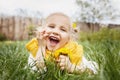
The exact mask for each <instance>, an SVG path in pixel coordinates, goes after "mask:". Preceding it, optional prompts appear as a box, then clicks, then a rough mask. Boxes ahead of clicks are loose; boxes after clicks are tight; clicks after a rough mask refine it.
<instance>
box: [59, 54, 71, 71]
mask: <svg viewBox="0 0 120 80" xmlns="http://www.w3.org/2000/svg"><path fill="white" fill-rule="evenodd" d="M69 63H70V60H69V57H68V56H66V55H60V56H59V59H58V60H57V64H58V65H59V66H60V69H61V70H64V69H67V68H68V67H69V65H68V64H69Z"/></svg>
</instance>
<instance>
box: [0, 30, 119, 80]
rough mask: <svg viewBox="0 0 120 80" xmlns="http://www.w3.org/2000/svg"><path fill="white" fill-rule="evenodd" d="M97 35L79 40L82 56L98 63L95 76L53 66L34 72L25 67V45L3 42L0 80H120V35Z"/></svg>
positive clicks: (1, 46) (1, 43) (19, 42)
mask: <svg viewBox="0 0 120 80" xmlns="http://www.w3.org/2000/svg"><path fill="white" fill-rule="evenodd" d="M100 33H101V32H99V33H96V34H92V35H90V36H87V37H86V38H85V37H84V38H82V37H81V40H82V41H79V43H80V44H82V45H83V47H84V54H85V56H86V57H87V58H88V59H89V60H94V61H96V62H97V63H98V65H99V71H98V74H95V75H93V74H88V73H86V72H85V73H82V74H77V73H73V74H69V73H67V72H66V71H60V70H59V69H58V68H56V67H55V66H56V65H55V64H54V63H50V64H48V67H47V69H48V71H47V72H45V73H39V72H33V71H31V70H30V69H29V68H28V67H27V58H28V55H29V53H28V51H27V50H26V49H25V44H26V42H27V41H16V42H11V41H3V42H0V80H120V38H119V34H118V32H116V31H115V32H113V33H114V37H111V36H110V35H109V34H108V35H109V36H108V35H106V34H105V36H106V37H107V38H105V37H104V35H103V34H102V36H101V34H100ZM102 33H106V32H103V31H102ZM115 33H116V34H115ZM119 33H120V32H119ZM110 34H111V33H110ZM96 35H97V36H96ZM112 36H113V34H112ZM97 37H98V38H97ZM99 37H103V38H99ZM93 39H94V40H93ZM25 66H26V68H25Z"/></svg>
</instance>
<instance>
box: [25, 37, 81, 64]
mask: <svg viewBox="0 0 120 80" xmlns="http://www.w3.org/2000/svg"><path fill="white" fill-rule="evenodd" d="M26 48H27V50H28V51H30V52H31V54H32V56H33V57H34V58H35V57H36V53H37V51H38V41H37V39H36V38H34V39H32V40H31V41H30V42H28V43H27V44H26ZM51 54H52V56H53V57H54V58H55V59H57V58H58V57H59V55H67V56H68V57H69V58H70V61H71V63H72V64H75V65H78V64H80V63H81V60H82V56H83V48H82V46H81V45H78V44H77V43H76V42H74V41H69V42H68V43H67V44H66V45H65V46H64V47H62V48H60V49H57V50H55V51H54V52H53V51H52V52H51V51H48V50H46V53H45V55H46V58H48V57H49V55H51Z"/></svg>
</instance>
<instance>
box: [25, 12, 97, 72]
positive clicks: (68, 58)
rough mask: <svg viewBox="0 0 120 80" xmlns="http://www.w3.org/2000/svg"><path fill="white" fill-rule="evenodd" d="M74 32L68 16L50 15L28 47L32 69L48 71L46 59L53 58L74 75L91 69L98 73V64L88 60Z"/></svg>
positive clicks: (61, 67)
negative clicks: (76, 72) (74, 72)
mask: <svg viewBox="0 0 120 80" xmlns="http://www.w3.org/2000/svg"><path fill="white" fill-rule="evenodd" d="M72 32H73V28H72V22H71V20H70V18H69V17H68V16H67V15H65V14H63V13H53V14H51V15H49V16H48V17H47V18H46V20H45V22H44V23H43V26H42V27H41V28H40V29H38V33H37V34H38V35H37V37H36V38H34V39H32V40H31V41H30V42H28V43H27V45H26V48H27V49H28V51H29V52H30V56H29V59H28V64H29V65H30V66H32V69H34V70H35V69H37V68H39V69H40V70H43V69H44V70H46V65H45V61H44V59H45V60H48V59H49V58H50V57H51V56H52V58H54V60H55V62H56V64H57V65H59V67H60V69H61V70H67V71H68V72H70V73H72V72H73V71H78V72H84V71H86V70H87V69H89V71H90V72H92V73H96V72H97V70H96V63H95V62H90V61H88V60H86V58H85V57H84V55H83V47H82V46H81V45H78V43H77V42H76V41H74V39H73V36H72ZM33 64H35V65H33Z"/></svg>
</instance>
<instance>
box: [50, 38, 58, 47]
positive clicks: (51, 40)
mask: <svg viewBox="0 0 120 80" xmlns="http://www.w3.org/2000/svg"><path fill="white" fill-rule="evenodd" d="M49 41H50V43H51V46H56V45H57V44H58V43H59V42H60V39H59V38H57V37H54V36H50V37H49Z"/></svg>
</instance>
